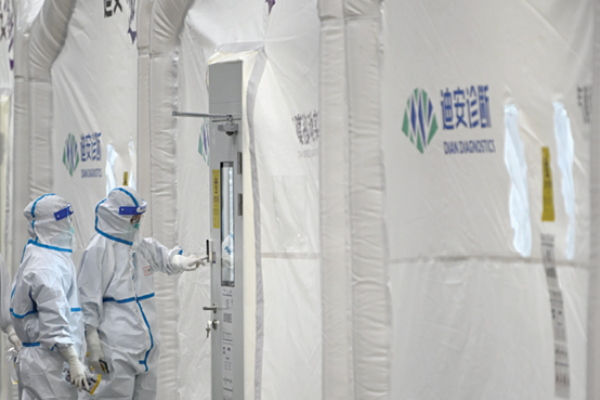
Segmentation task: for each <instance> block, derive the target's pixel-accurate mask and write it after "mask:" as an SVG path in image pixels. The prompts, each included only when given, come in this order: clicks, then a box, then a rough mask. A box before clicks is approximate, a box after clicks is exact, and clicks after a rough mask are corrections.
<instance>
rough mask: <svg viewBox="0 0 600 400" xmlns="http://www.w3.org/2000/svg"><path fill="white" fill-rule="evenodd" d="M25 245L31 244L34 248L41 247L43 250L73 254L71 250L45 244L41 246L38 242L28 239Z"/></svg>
mask: <svg viewBox="0 0 600 400" xmlns="http://www.w3.org/2000/svg"><path fill="white" fill-rule="evenodd" d="M27 244H32V245H34V246H38V247H43V248H44V249H49V250H55V251H61V252H63V253H72V252H73V250H71V249H67V248H65V247H58V246H50V245H47V244H42V243H40V242H36V241H33V240H31V239H29V241H28V242H27Z"/></svg>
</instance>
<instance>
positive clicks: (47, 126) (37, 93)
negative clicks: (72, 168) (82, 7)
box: [28, 0, 76, 198]
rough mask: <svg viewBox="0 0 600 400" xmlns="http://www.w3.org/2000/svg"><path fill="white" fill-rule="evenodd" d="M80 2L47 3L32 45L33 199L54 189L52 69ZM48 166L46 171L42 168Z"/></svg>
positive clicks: (34, 24)
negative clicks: (76, 3) (76, 4)
mask: <svg viewBox="0 0 600 400" xmlns="http://www.w3.org/2000/svg"><path fill="white" fill-rule="evenodd" d="M75 2H76V0H70V1H49V0H46V1H45V2H44V5H43V6H42V9H41V10H40V12H39V14H38V16H37V17H36V19H35V21H34V22H33V25H32V27H31V34H30V42H29V65H28V66H29V113H30V117H29V123H30V125H29V128H30V140H31V142H30V146H31V147H30V155H31V156H30V160H29V162H30V167H29V185H30V187H29V190H30V197H31V198H36V197H39V196H41V195H43V194H45V193H49V192H51V191H52V189H53V181H54V177H53V175H54V173H53V172H54V171H53V163H52V111H53V110H52V78H51V73H50V71H51V68H52V64H53V63H54V60H55V59H56V57H57V56H58V54H59V53H60V51H61V50H62V47H63V45H64V43H65V39H66V36H67V30H68V25H69V20H70V18H71V15H72V13H73V9H74V8H75ZM40 166H44V168H39V167H40Z"/></svg>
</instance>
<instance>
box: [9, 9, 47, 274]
mask: <svg viewBox="0 0 600 400" xmlns="http://www.w3.org/2000/svg"><path fill="white" fill-rule="evenodd" d="M42 4H43V0H35V1H16V2H13V6H14V10H15V15H16V18H15V19H16V27H15V28H16V32H15V49H14V56H15V65H14V77H15V78H14V79H15V89H14V90H15V105H14V118H15V123H14V143H13V149H14V154H15V155H23V156H22V157H14V158H13V165H12V173H11V181H12V184H11V186H12V187H11V191H12V192H11V193H12V198H11V201H10V203H9V207H10V208H11V209H13V210H14V212H13V213H12V215H11V223H10V229H9V230H10V232H11V233H12V235H10V236H9V238H8V254H6V255H5V259H6V263H7V265H8V266H9V268H12V270H13V272H15V271H16V269H17V268H18V266H19V263H20V260H21V254H22V252H23V247H24V246H25V243H26V242H27V239H28V237H29V235H28V234H27V224H26V223H25V222H24V221H25V220H24V218H23V214H22V211H21V210H23V209H24V208H25V206H26V205H27V204H28V203H29V202H30V201H31V199H30V197H29V157H30V153H29V142H30V140H29V82H28V76H29V71H28V59H29V34H30V30H31V24H32V23H33V20H34V19H35V17H36V16H37V14H38V12H39V11H40V8H41V7H42Z"/></svg>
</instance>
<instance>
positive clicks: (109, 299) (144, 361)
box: [102, 293, 155, 372]
mask: <svg viewBox="0 0 600 400" xmlns="http://www.w3.org/2000/svg"><path fill="white" fill-rule="evenodd" d="M154 295H155V293H149V294H146V295H143V296H140V297H130V298H128V299H123V300H116V299H115V298H114V297H105V298H103V299H102V301H103V302H105V303H106V302H109V301H114V302H116V303H118V304H123V303H131V302H132V301H135V302H136V303H137V305H138V307H139V308H140V311H141V312H142V317H143V318H144V323H145V324H146V327H147V328H148V334H149V335H150V348H149V349H148V351H146V356H145V357H144V359H143V360H140V361H139V363H140V365H143V366H144V367H146V372H147V371H148V356H149V355H150V352H151V351H152V349H153V348H154V336H152V329H151V328H150V324H149V323H148V319H147V318H146V314H145V313H144V309H143V308H142V304H141V303H140V300H146V299H150V298H152V297H154Z"/></svg>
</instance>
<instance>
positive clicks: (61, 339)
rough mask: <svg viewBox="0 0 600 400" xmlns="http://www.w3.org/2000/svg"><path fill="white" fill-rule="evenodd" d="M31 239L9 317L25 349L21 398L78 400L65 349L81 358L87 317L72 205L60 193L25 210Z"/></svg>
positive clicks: (21, 363)
mask: <svg viewBox="0 0 600 400" xmlns="http://www.w3.org/2000/svg"><path fill="white" fill-rule="evenodd" d="M24 214H25V218H27V223H28V224H29V232H30V236H31V238H30V240H29V242H28V243H27V245H26V246H25V249H24V250H23V257H22V260H21V265H20V267H19V270H18V272H17V274H16V276H15V279H14V284H13V289H12V294H11V300H10V313H11V317H12V323H13V325H14V328H15V331H16V333H17V335H18V336H19V339H21V341H22V342H23V346H24V347H23V349H22V350H21V351H20V352H19V353H18V356H17V374H18V377H19V391H20V397H21V398H24V399H25V398H44V399H55V398H76V397H73V395H75V396H76V394H77V390H76V389H75V388H74V387H73V386H71V385H70V384H69V383H68V382H66V381H65V380H64V376H63V367H64V365H65V360H64V358H63V356H62V355H61V353H60V351H62V350H64V349H66V348H68V347H71V346H73V347H74V348H75V350H76V351H77V354H78V355H79V356H80V357H81V353H82V344H83V324H82V322H83V321H82V313H81V308H80V306H79V296H78V291H77V281H76V271H75V266H74V265H73V261H72V259H71V253H72V247H71V246H72V243H73V237H74V234H73V227H72V224H71V216H72V214H73V207H72V206H71V205H70V204H69V203H67V201H65V200H64V199H63V198H61V197H60V196H57V195H55V194H46V195H44V196H41V197H39V198H38V199H36V200H35V201H33V202H31V203H30V204H29V205H28V206H27V207H26V208H25V211H24Z"/></svg>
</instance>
